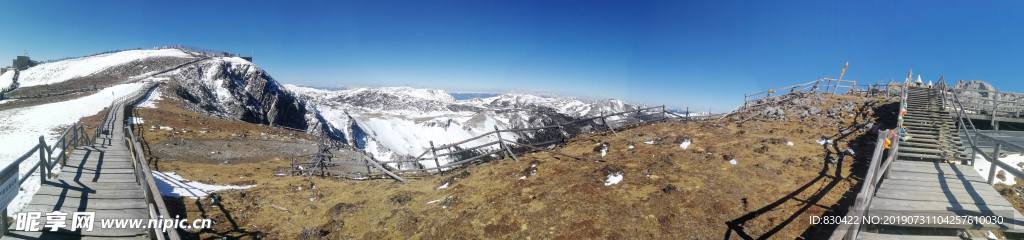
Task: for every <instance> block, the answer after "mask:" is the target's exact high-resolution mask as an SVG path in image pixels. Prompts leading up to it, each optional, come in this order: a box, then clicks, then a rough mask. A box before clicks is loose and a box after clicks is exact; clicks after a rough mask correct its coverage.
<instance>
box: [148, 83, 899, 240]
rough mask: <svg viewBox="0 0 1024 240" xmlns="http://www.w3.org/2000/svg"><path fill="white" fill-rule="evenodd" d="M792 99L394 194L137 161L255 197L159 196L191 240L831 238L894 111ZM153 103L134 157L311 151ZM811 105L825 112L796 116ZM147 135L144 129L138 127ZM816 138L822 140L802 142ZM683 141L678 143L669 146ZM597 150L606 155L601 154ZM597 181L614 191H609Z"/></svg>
mask: <svg viewBox="0 0 1024 240" xmlns="http://www.w3.org/2000/svg"><path fill="white" fill-rule="evenodd" d="M165 96H166V94H165ZM804 98H808V99H811V100H808V101H805V102H802V103H799V104H797V103H791V102H792V101H789V102H787V103H784V104H781V105H777V106H776V107H780V108H782V109H784V110H785V111H782V113H781V115H780V114H779V113H777V112H776V113H773V112H772V111H767V112H766V111H761V110H755V111H753V112H754V113H753V114H752V113H744V114H738V115H735V118H734V117H733V116H730V117H728V118H725V119H719V120H712V121H704V122H669V123H656V124H652V125H644V126H640V127H636V128H632V129H627V130H622V131H618V132H617V134H612V133H602V134H594V135H584V136H581V137H578V138H577V139H578V140H574V141H572V142H570V143H569V144H567V145H566V146H565V147H564V148H558V149H556V151H560V152H563V153H566V154H570V155H575V156H580V157H582V158H584V160H580V159H575V158H569V157H565V156H560V155H554V154H551V153H546V152H538V153H533V154H524V155H522V156H520V157H519V160H520V161H519V162H514V161H512V160H511V159H505V160H498V161H493V162H489V163H482V164H477V165H470V166H466V167H464V168H461V169H456V170H452V171H450V172H446V174H445V175H444V176H436V175H425V176H420V177H412V176H408V177H409V180H410V183H408V184H402V183H396V182H394V181H392V180H388V179H375V180H367V181H353V180H338V179H330V178H327V179H322V178H319V177H314V178H312V179H311V180H308V181H307V176H290V175H285V176H281V175H275V169H279V168H280V167H287V166H289V161H288V159H285V158H283V157H285V156H288V155H291V153H286V152H287V151H301V150H300V149H302V148H298V147H286V148H281V149H277V150H274V151H272V152H280V154H277V155H274V154H270V155H267V156H265V157H263V158H262V159H260V158H258V157H254V158H252V159H248V160H246V161H236V162H229V163H224V162H223V161H222V160H221V159H219V158H217V157H216V155H215V154H214V155H211V157H206V158H204V157H203V155H197V156H194V157H195V158H194V159H189V160H175V161H170V160H157V161H151V162H152V163H153V164H154V165H156V166H154V169H161V171H175V172H177V173H178V174H181V175H182V176H183V177H185V178H187V179H190V180H194V181H207V182H214V183H217V184H235V185H247V184H256V185H257V186H256V187H252V188H249V189H245V190H229V191H221V192H217V193H215V194H213V195H211V196H210V197H207V198H203V199H188V198H184V199H172V198H165V199H166V200H167V201H168V203H169V205H170V206H171V207H172V208H173V209H172V210H173V212H177V213H183V214H186V215H187V216H188V218H189V219H196V218H211V219H215V224H214V228H213V229H206V230H202V231H195V232H189V233H188V234H187V235H189V237H190V238H203V239H220V238H221V237H229V238H269V239H407V238H420V239H472V238H499V239H723V238H727V239H742V238H745V237H750V238H768V239H796V238H806V239H821V238H827V237H828V236H830V235H831V230H832V229H831V228H829V226H811V225H809V224H808V222H807V219H808V217H809V216H820V215H825V214H836V212H839V213H845V210H844V209H842V208H841V207H838V206H848V205H850V199H852V198H853V196H854V195H855V194H856V193H855V192H856V191H855V190H851V189H859V185H858V184H860V179H861V177H860V176H863V174H864V173H863V169H864V168H866V164H867V161H868V160H869V158H870V156H869V155H870V154H871V151H873V149H874V145H873V143H871V142H874V140H875V139H876V138H875V135H873V134H865V133H867V132H869V130H870V129H871V125H879V123H878V122H877V121H876V120H877V119H879V118H883V117H891V116H892V114H895V113H891V109H889V108H892V107H894V106H895V104H890V103H887V102H885V100H884V99H864V98H861V97H855V96H837V95H810V96H805V97H804ZM165 99H167V98H166V97H165ZM158 106H159V108H158V109H145V108H143V109H140V110H139V113H140V116H142V117H143V118H144V119H145V121H146V122H145V123H144V126H145V127H144V128H143V129H147V130H142V131H145V132H146V133H144V135H143V136H144V137H145V139H146V141H147V142H149V148H150V149H149V150H148V151H149V152H147V153H153V152H160V151H159V150H153V149H159V148H161V147H158V146H160V144H162V143H168V142H173V141H182V140H184V141H191V143H194V142H197V141H199V140H201V139H209V140H217V141H223V140H227V139H231V140H237V141H249V140H258V141H263V139H262V136H263V135H261V134H260V133H272V134H274V135H275V137H274V138H273V139H271V138H268V139H266V141H272V140H273V141H283V142H288V143H295V142H298V143H302V141H301V139H306V140H307V141H310V143H312V140H313V139H312V138H311V137H309V136H305V135H303V134H301V133H294V134H295V136H296V137H295V139H294V140H293V139H291V138H290V136H292V135H290V134H293V133H292V132H290V131H286V132H280V133H278V132H276V131H281V130H278V129H275V128H268V127H266V126H260V125H254V124H246V123H240V122H231V121H227V120H220V119H214V118H210V117H205V116H203V115H199V114H196V113H192V112H190V111H187V110H183V109H180V108H176V107H175V105H174V101H173V99H172V100H164V101H162V102H160V104H158ZM812 107H818V108H819V110H823V111H822V112H821V113H820V114H812V115H808V116H807V117H804V118H801V117H800V114H801V113H803V112H804V111H806V110H809V109H810V108H812ZM830 109H840V110H833V111H829V110H830ZM844 109H845V110H844ZM876 109H886V110H878V111H876ZM790 110H792V111H790ZM826 112H828V113H827V114H826ZM805 115H807V114H805ZM780 116H782V117H780ZM865 123H872V124H870V125H865ZM150 125H156V126H158V127H157V128H156V130H148V129H150V127H149V126H150ZM159 126H165V127H173V128H175V129H185V128H188V129H189V130H190V131H185V132H176V131H171V130H160V129H159ZM198 131H210V132H207V133H198ZM239 132H246V134H247V135H246V137H245V138H241V137H238V136H237V133H239ZM232 133H235V134H236V136H234V137H232V135H231V134H232ZM249 136H257V137H258V139H252V138H251V137H249ZM823 137H827V138H829V139H831V140H833V141H832V142H830V143H828V142H826V143H825V144H821V143H819V142H816V141H819V140H821V139H822V138H823ZM179 139H181V140H179ZM243 139H246V140H243ZM686 139H690V142H691V144H690V145H689V146H688V147H687V148H686V149H683V148H682V147H680V144H681V143H682V142H684V141H686ZM645 142H649V143H651V144H647V143H645ZM789 143H792V146H790V144H789ZM227 144H231V145H232V146H237V145H236V144H232V143H227ZM602 144H606V145H607V147H608V150H607V155H606V156H604V157H601V153H600V152H599V151H598V149H600V147H599V146H601V145H602ZM164 146H166V145H164ZM186 146H189V145H186ZM217 146H222V145H220V142H217V144H207V145H205V146H204V149H203V151H206V150H213V151H218V150H214V148H215V147H217ZM630 146H632V148H630ZM207 147H209V149H207ZM228 148H229V147H224V149H228ZM165 149H174V148H173V147H167V148H165ZM219 151H221V152H224V151H225V150H223V149H222V150H219ZM257 155H259V154H257ZM153 156H156V157H157V158H166V157H168V156H171V155H159V154H157V153H153ZM730 160H735V162H736V164H735V165H734V164H732V163H730ZM609 175H621V176H622V180H621V181H620V182H618V183H616V184H608V180H609ZM240 181H244V182H240ZM442 186H444V187H442ZM215 199H216V202H218V204H216V206H214V205H213V203H214V202H215Z"/></svg>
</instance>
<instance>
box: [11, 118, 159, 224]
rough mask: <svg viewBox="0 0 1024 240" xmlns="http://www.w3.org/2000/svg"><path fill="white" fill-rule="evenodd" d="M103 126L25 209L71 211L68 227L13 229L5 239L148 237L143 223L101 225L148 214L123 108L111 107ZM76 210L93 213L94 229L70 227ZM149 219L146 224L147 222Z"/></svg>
mask: <svg viewBox="0 0 1024 240" xmlns="http://www.w3.org/2000/svg"><path fill="white" fill-rule="evenodd" d="M107 114H108V116H107V118H106V119H108V121H107V122H105V123H103V126H102V127H103V131H102V132H101V133H100V135H99V136H97V137H96V143H95V144H93V145H92V146H85V147H79V148H75V150H74V151H73V153H72V154H71V157H70V158H69V159H68V161H67V165H66V166H65V167H64V168H63V169H62V171H61V173H60V175H59V176H58V177H57V178H56V179H49V180H46V181H45V182H44V183H43V186H42V187H41V188H40V189H39V191H38V192H36V194H35V196H33V197H32V201H31V202H29V204H28V206H26V207H25V208H24V209H22V210H21V212H41V213H43V217H42V218H41V219H40V220H39V222H40V225H39V226H40V228H42V225H43V224H44V223H45V222H46V215H45V214H46V213H49V212H53V211H60V212H62V213H67V214H68V215H67V220H68V221H67V224H68V226H67V227H65V228H58V231H56V232H49V231H48V230H49V229H44V230H41V231H39V232H27V231H17V230H14V229H15V228H14V226H12V227H11V228H10V231H11V233H10V235H9V236H4V239H148V238H149V237H148V236H147V235H146V233H147V230H146V229H144V228H137V229H132V228H121V229H118V228H102V227H101V225H100V220H101V219H125V218H129V219H149V218H150V215H149V208H148V206H147V204H146V199H145V195H144V193H143V189H142V186H140V185H139V184H138V182H136V177H135V171H134V170H133V169H134V168H133V166H132V160H131V154H130V153H129V150H128V148H127V147H126V146H125V145H124V140H123V139H124V134H123V129H124V128H123V126H124V121H121V119H124V112H123V111H108V113H107ZM74 212H95V213H96V216H95V219H94V221H93V229H92V231H83V230H82V229H77V230H76V231H74V232H72V231H70V227H71V226H70V224H71V222H72V221H71V216H72V214H73V213H74ZM143 224H145V223H143Z"/></svg>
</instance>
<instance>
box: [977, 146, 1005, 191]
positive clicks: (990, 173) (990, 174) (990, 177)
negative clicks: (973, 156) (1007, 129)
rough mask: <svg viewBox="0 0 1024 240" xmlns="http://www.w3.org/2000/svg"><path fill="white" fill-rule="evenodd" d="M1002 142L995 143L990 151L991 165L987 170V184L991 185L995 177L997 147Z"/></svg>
mask: <svg viewBox="0 0 1024 240" xmlns="http://www.w3.org/2000/svg"><path fill="white" fill-rule="evenodd" d="M1002 146H1003V145H1002V143H998V142H997V143H996V150H995V152H994V153H992V162H991V165H992V166H991V167H989V170H988V185H992V183H993V180H995V178H996V162H999V147H1002ZM982 154H984V153H982Z"/></svg>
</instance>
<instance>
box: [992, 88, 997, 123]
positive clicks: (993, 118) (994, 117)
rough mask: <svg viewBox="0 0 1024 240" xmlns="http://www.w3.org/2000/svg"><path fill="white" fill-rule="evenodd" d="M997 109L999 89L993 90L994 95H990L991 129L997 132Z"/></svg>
mask: <svg viewBox="0 0 1024 240" xmlns="http://www.w3.org/2000/svg"><path fill="white" fill-rule="evenodd" d="M998 107H999V89H998V88H996V89H995V93H994V94H993V95H992V123H991V124H992V129H993V130H999V122H998V121H996V109H998Z"/></svg>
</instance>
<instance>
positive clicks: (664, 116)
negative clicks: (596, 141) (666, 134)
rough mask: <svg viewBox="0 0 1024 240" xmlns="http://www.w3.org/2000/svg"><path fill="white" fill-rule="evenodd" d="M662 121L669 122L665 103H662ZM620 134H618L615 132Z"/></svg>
mask: <svg viewBox="0 0 1024 240" xmlns="http://www.w3.org/2000/svg"><path fill="white" fill-rule="evenodd" d="M661 121H664V122H668V113H665V105H664V104H662V105H661ZM615 135H618V134H615Z"/></svg>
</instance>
